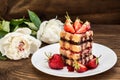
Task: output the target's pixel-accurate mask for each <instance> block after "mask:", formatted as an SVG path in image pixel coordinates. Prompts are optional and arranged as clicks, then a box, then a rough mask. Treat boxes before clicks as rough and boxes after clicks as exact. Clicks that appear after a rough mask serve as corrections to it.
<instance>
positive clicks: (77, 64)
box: [73, 61, 87, 73]
mask: <svg viewBox="0 0 120 80" xmlns="http://www.w3.org/2000/svg"><path fill="white" fill-rule="evenodd" d="M73 66H74V68H75V70H76V72H78V73H82V72H85V71H87V67H86V66H85V65H83V64H81V63H80V62H77V61H74V64H73Z"/></svg>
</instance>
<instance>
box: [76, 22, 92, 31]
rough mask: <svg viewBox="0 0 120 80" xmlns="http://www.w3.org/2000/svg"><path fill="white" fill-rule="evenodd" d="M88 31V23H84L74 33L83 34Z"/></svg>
mask: <svg viewBox="0 0 120 80" xmlns="http://www.w3.org/2000/svg"><path fill="white" fill-rule="evenodd" d="M89 29H90V23H89V22H88V21H86V22H85V23H84V24H83V25H82V27H81V28H80V29H79V30H78V31H77V32H76V33H85V32H86V31H88V30H89Z"/></svg>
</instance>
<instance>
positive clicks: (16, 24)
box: [10, 18, 26, 26]
mask: <svg viewBox="0 0 120 80" xmlns="http://www.w3.org/2000/svg"><path fill="white" fill-rule="evenodd" d="M25 21H26V20H25V19H24V18H20V19H12V20H11V21H10V24H11V25H13V26H18V25H20V24H22V23H24V22H25Z"/></svg>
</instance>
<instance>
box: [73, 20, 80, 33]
mask: <svg viewBox="0 0 120 80" xmlns="http://www.w3.org/2000/svg"><path fill="white" fill-rule="evenodd" d="M73 26H74V29H75V31H78V30H79V29H80V28H81V26H82V23H81V21H80V19H78V18H77V19H76V20H75V22H74V25H73Z"/></svg>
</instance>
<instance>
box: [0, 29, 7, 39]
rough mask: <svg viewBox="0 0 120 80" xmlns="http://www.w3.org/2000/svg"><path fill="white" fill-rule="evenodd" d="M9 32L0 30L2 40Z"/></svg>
mask: <svg viewBox="0 0 120 80" xmlns="http://www.w3.org/2000/svg"><path fill="white" fill-rule="evenodd" d="M7 33H8V32H5V31H3V30H0V38H2V37H4V36H5V35H6V34H7Z"/></svg>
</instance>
